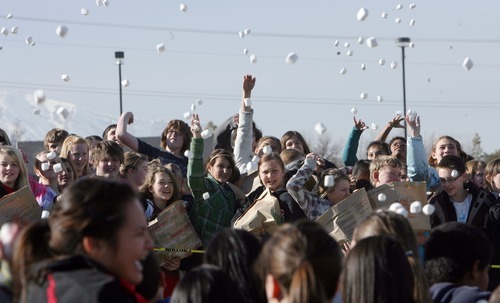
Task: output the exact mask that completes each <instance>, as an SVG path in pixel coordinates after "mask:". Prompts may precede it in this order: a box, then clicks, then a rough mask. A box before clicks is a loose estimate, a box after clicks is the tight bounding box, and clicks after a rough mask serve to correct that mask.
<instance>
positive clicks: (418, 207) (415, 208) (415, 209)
mask: <svg viewBox="0 0 500 303" xmlns="http://www.w3.org/2000/svg"><path fill="white" fill-rule="evenodd" d="M421 211H422V203H420V201H415V202H412V203H411V204H410V213H412V214H419V213H420V212H421Z"/></svg>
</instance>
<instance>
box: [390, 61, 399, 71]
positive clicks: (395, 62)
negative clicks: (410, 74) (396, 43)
mask: <svg viewBox="0 0 500 303" xmlns="http://www.w3.org/2000/svg"><path fill="white" fill-rule="evenodd" d="M396 67H398V61H392V62H391V68H392V69H396Z"/></svg>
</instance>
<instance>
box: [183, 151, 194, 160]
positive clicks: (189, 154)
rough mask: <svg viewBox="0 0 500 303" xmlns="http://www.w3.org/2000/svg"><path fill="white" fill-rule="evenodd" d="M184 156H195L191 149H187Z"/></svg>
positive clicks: (189, 157)
mask: <svg viewBox="0 0 500 303" xmlns="http://www.w3.org/2000/svg"><path fill="white" fill-rule="evenodd" d="M184 157H186V158H188V159H192V158H193V153H192V152H191V151H190V150H189V149H186V150H185V151H184Z"/></svg>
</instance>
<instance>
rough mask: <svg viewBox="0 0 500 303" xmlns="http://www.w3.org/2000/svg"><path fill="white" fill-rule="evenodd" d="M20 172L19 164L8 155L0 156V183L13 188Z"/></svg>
mask: <svg viewBox="0 0 500 303" xmlns="http://www.w3.org/2000/svg"><path fill="white" fill-rule="evenodd" d="M20 172H21V168H20V167H19V162H17V161H16V160H15V159H14V158H12V157H11V156H9V155H6V154H0V182H2V184H4V185H6V186H8V187H10V188H14V187H15V185H16V180H17V178H18V177H19V174H20Z"/></svg>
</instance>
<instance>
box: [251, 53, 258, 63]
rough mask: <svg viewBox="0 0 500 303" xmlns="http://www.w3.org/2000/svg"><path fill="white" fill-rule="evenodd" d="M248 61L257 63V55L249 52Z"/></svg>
mask: <svg viewBox="0 0 500 303" xmlns="http://www.w3.org/2000/svg"><path fill="white" fill-rule="evenodd" d="M250 63H257V56H255V55H254V54H251V55H250Z"/></svg>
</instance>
